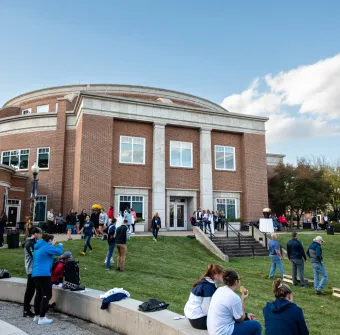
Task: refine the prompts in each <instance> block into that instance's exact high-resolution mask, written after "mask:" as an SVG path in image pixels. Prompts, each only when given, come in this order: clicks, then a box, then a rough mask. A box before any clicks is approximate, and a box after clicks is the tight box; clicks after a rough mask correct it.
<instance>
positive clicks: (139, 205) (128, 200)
mask: <svg viewBox="0 0 340 335" xmlns="http://www.w3.org/2000/svg"><path fill="white" fill-rule="evenodd" d="M126 208H130V209H131V208H132V209H133V210H134V211H135V212H136V215H137V217H138V218H144V197H141V196H136V195H121V196H120V197H119V211H120V212H122V213H124V211H125V210H126Z"/></svg>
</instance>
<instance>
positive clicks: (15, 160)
mask: <svg viewBox="0 0 340 335" xmlns="http://www.w3.org/2000/svg"><path fill="white" fill-rule="evenodd" d="M29 155H30V151H29V149H20V150H10V151H3V152H2V155H1V163H2V164H5V165H8V166H10V167H13V168H15V169H18V170H27V169H28V159H29Z"/></svg>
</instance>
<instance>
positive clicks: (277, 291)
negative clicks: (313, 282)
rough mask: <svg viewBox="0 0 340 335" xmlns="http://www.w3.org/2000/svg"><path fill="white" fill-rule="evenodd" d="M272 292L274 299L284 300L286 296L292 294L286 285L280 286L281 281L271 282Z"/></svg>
mask: <svg viewBox="0 0 340 335" xmlns="http://www.w3.org/2000/svg"><path fill="white" fill-rule="evenodd" d="M273 292H274V295H275V298H276V299H279V298H284V299H285V298H286V297H287V295H288V294H291V293H292V290H291V289H290V287H289V286H288V285H287V284H282V283H281V279H276V280H274V282H273Z"/></svg>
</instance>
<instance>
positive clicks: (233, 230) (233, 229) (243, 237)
mask: <svg viewBox="0 0 340 335" xmlns="http://www.w3.org/2000/svg"><path fill="white" fill-rule="evenodd" d="M229 227H230V228H231V229H230V230H231V231H232V232H233V233H236V234H237V238H238V247H239V248H241V238H242V239H245V240H246V237H245V236H243V235H242V234H241V233H240V232H239V231H237V230H236V229H235V228H234V227H233V226H231V225H229V222H227V238H229V234H228V230H229ZM251 250H252V254H253V257H254V256H255V251H254V247H253V246H251Z"/></svg>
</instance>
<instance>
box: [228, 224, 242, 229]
mask: <svg viewBox="0 0 340 335" xmlns="http://www.w3.org/2000/svg"><path fill="white" fill-rule="evenodd" d="M229 226H231V227H233V228H234V229H235V230H237V231H240V230H241V222H229ZM229 231H231V229H230V228H229Z"/></svg>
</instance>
